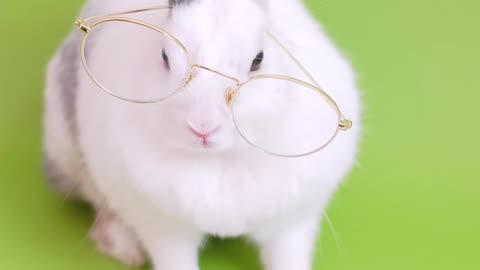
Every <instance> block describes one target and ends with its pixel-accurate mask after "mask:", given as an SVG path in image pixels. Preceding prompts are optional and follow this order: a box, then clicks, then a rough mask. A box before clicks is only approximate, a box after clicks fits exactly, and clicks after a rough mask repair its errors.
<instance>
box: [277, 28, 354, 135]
mask: <svg viewBox="0 0 480 270" xmlns="http://www.w3.org/2000/svg"><path fill="white" fill-rule="evenodd" d="M268 35H269V36H270V38H272V39H273V41H274V42H275V43H276V44H277V45H278V46H279V47H280V48H281V49H282V51H283V52H285V53H286V54H287V55H288V57H290V59H292V61H293V62H294V63H295V64H296V65H297V66H298V68H300V70H301V71H302V72H303V73H304V74H305V75H306V76H307V77H308V79H309V80H310V81H312V82H313V84H315V86H316V87H318V88H320V89H322V88H321V87H320V84H319V83H318V82H317V80H315V78H314V77H313V75H312V74H311V73H310V72H308V70H307V68H305V66H304V65H302V63H300V61H299V60H298V59H297V58H296V57H295V56H294V55H293V54H292V53H291V52H290V51H289V50H288V49H287V48H286V47H285V46H284V45H283V44H282V43H281V42H280V41H279V40H278V38H277V37H275V36H274V35H273V34H272V33H271V32H268ZM322 91H323V89H322ZM329 101H330V100H329ZM330 105H332V106H334V107H338V106H337V104H330ZM340 115H341V118H342V119H341V121H340V127H342V128H344V127H345V128H347V129H348V128H350V127H351V126H352V121H350V120H348V119H346V118H345V116H344V115H343V113H342V112H341V111H340Z"/></svg>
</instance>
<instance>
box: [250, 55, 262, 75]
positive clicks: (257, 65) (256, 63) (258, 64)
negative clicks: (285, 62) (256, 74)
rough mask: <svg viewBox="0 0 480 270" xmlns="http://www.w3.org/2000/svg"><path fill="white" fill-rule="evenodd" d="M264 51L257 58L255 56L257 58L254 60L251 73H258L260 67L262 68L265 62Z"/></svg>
mask: <svg viewBox="0 0 480 270" xmlns="http://www.w3.org/2000/svg"><path fill="white" fill-rule="evenodd" d="M263 56H264V54H263V51H260V52H259V53H258V54H257V56H255V58H254V59H253V61H252V67H251V68H250V71H251V72H252V71H257V70H259V69H260V67H261V66H262V62H263Z"/></svg>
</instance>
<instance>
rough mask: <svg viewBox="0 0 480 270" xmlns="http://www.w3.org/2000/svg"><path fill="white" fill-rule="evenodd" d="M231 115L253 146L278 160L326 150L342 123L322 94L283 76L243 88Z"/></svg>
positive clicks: (256, 82)
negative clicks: (278, 158) (277, 157)
mask: <svg viewBox="0 0 480 270" xmlns="http://www.w3.org/2000/svg"><path fill="white" fill-rule="evenodd" d="M232 113H233V118H234V122H235V125H236V126H237V129H238V131H239V132H240V134H241V135H242V136H243V137H244V138H245V139H246V140H247V141H248V142H249V143H250V144H252V145H254V146H256V147H258V148H260V149H262V150H264V151H266V152H268V153H271V154H275V155H279V156H301V155H306V154H310V153H312V152H315V151H317V150H319V149H321V148H323V147H324V146H326V145H327V144H328V143H329V142H330V141H331V140H332V139H333V138H334V137H335V135H336V134H337V132H338V123H339V119H340V117H339V114H338V113H337V110H335V108H333V107H332V104H331V103H329V99H328V98H327V97H326V96H325V95H324V94H323V93H321V92H319V91H317V90H316V89H315V88H314V87H313V86H310V85H307V84H304V83H301V82H298V81H296V80H290V79H287V78H286V77H283V76H270V77H269V76H262V77H261V78H253V79H251V80H250V81H248V82H247V83H245V84H243V85H242V86H241V87H240V89H239V90H238V92H237V94H236V96H235V100H234V102H233V105H232Z"/></svg>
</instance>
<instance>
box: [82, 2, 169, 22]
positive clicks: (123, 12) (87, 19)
mask: <svg viewBox="0 0 480 270" xmlns="http://www.w3.org/2000/svg"><path fill="white" fill-rule="evenodd" d="M171 8H172V7H171V6H156V7H150V8H142V9H135V10H130V11H122V12H116V13H111V14H106V15H97V16H92V17H88V18H85V19H79V21H81V22H83V23H85V22H88V21H91V20H99V19H103V18H107V17H114V16H120V15H128V14H134V13H140V12H147V11H154V10H162V9H171Z"/></svg>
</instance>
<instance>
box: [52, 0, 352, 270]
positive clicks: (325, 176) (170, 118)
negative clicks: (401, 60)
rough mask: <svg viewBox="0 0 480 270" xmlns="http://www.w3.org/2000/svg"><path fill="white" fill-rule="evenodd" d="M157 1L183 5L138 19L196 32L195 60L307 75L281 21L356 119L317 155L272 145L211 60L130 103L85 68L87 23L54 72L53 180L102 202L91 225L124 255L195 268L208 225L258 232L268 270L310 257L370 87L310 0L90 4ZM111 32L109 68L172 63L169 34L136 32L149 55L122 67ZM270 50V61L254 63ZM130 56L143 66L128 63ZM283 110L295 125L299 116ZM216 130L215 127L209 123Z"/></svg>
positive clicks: (304, 269)
mask: <svg viewBox="0 0 480 270" xmlns="http://www.w3.org/2000/svg"><path fill="white" fill-rule="evenodd" d="M159 5H171V6H172V9H171V10H169V11H154V12H149V13H148V14H144V15H142V14H137V15H134V17H135V18H137V19H142V20H145V21H149V22H151V23H153V24H155V25H160V26H164V27H165V29H166V30H168V32H169V33H171V34H173V35H174V36H175V37H177V38H178V39H179V40H180V41H181V42H182V43H183V44H185V46H186V47H187V48H188V50H189V52H190V53H191V59H192V62H193V63H198V64H201V65H203V66H207V67H210V68H214V69H216V70H219V71H222V72H224V73H226V74H229V75H231V76H234V77H236V78H239V79H241V80H245V79H247V78H248V77H249V76H251V75H252V74H253V73H255V74H261V73H283V74H288V75H291V76H294V77H300V76H303V75H302V73H299V72H298V71H294V70H295V67H294V68H292V62H291V61H290V60H289V59H288V58H285V57H283V56H280V54H281V53H278V51H275V50H274V49H272V48H273V47H272V46H271V41H269V39H268V38H266V34H267V31H271V32H272V33H275V34H276V36H277V37H278V38H279V39H280V40H281V41H282V42H283V44H284V45H285V46H286V47H287V48H288V49H289V50H290V51H291V52H292V53H293V55H295V56H296V57H297V58H298V59H299V60H300V61H301V62H302V63H303V65H305V67H306V68H307V69H308V70H309V71H310V72H311V73H312V74H313V76H314V77H315V79H316V80H317V81H318V82H319V83H320V84H321V86H322V87H323V88H324V89H325V90H326V91H327V92H328V93H329V94H330V95H331V96H332V97H333V98H334V99H335V101H336V102H337V103H338V105H339V107H340V108H341V109H342V112H343V113H344V114H345V115H346V116H347V117H348V118H349V119H351V120H352V121H353V123H354V126H353V128H352V129H351V130H349V131H348V132H341V133H340V134H339V135H338V137H337V138H336V139H335V140H334V141H333V142H332V143H331V144H330V145H329V146H328V147H326V148H325V149H323V150H322V151H319V152H317V153H315V154H312V155H309V156H306V157H300V158H283V157H276V156H272V155H268V154H266V153H264V152H262V151H259V150H258V149H255V148H254V147H252V146H250V145H249V144H247V143H246V142H245V141H244V140H243V139H242V137H240V136H239V134H238V132H237V131H236V129H235V127H234V124H233V122H232V117H231V115H230V111H229V110H228V106H227V104H226V103H225V94H224V93H225V81H224V80H223V79H222V78H219V77H218V76H216V75H215V74H211V73H208V72H199V73H198V74H197V76H195V78H193V80H192V81H191V82H190V84H189V85H188V86H187V87H186V89H184V90H182V91H181V92H180V93H178V94H177V95H174V96H172V97H171V98H169V99H168V100H165V101H162V102H159V103H154V104H135V103H131V102H125V101H123V100H119V99H116V98H114V97H112V96H110V95H108V94H106V93H105V92H102V91H101V90H100V89H99V88H98V87H97V85H96V84H95V83H94V82H93V81H92V80H91V79H90V78H89V77H88V76H87V74H86V72H85V70H84V68H83V67H82V64H81V61H80V53H79V46H80V39H81V33H80V32H79V31H77V30H75V31H74V32H73V33H72V34H71V35H70V37H69V39H68V40H67V41H66V43H65V44H64V46H63V47H62V48H61V49H60V50H59V52H58V53H57V54H56V56H55V57H54V58H53V60H52V62H51V63H50V66H49V71H48V80H47V89H46V98H45V102H46V110H45V134H44V150H45V165H46V166H45V168H46V173H47V174H48V177H49V179H50V180H51V182H52V184H53V185H54V186H55V187H56V188H57V189H59V190H60V191H61V192H63V193H64V194H66V193H69V192H70V191H71V190H73V192H74V195H76V196H78V197H80V198H82V199H84V200H86V201H88V202H90V203H91V204H92V205H93V206H94V208H95V209H96V211H97V221H96V222H95V224H94V226H93V228H92V231H91V237H92V238H93V239H94V240H95V241H96V242H97V246H98V248H99V249H100V250H101V251H103V252H104V253H106V254H108V255H111V256H113V257H116V258H117V259H119V260H121V261H122V262H124V263H126V264H129V265H132V266H136V265H141V264H143V263H144V262H145V259H146V258H148V259H149V260H151V262H152V264H153V266H154V269H157V270H160V269H162V270H165V269H169V270H176V269H182V270H194V269H198V263H197V261H198V258H197V256H198V248H199V245H200V244H201V241H202V239H203V238H204V236H205V235H217V236H221V237H234V236H240V235H243V236H246V237H248V238H250V239H252V240H254V241H255V242H256V243H257V244H258V246H259V249H260V253H261V258H262V261H263V264H264V266H265V269H269V270H284V269H285V270H287V269H288V270H292V269H295V270H308V269H311V267H312V266H311V263H312V255H313V249H314V246H315V245H314V243H315V240H316V235H317V231H318V230H319V225H320V221H321V218H322V216H323V214H324V211H325V208H326V206H327V204H328V202H329V200H330V198H331V197H332V194H333V193H334V192H335V190H336V189H337V187H338V185H339V184H340V183H341V181H342V179H343V178H344V177H345V176H346V175H347V174H348V173H349V171H350V169H351V168H352V166H353V165H354V163H355V155H356V153H357V148H358V139H359V134H360V128H359V125H360V98H359V96H360V95H359V91H358V90H357V88H356V85H355V84H356V83H355V77H354V74H353V71H352V69H351V67H350V65H349V63H348V62H346V60H345V59H344V58H343V57H342V56H341V54H340V53H339V51H338V50H337V49H336V48H335V46H334V45H333V44H332V42H331V41H330V40H329V39H328V37H327V36H326V35H325V33H324V32H323V31H322V30H321V28H320V27H319V26H318V24H317V23H316V21H315V20H314V19H313V18H312V16H311V15H310V14H309V13H308V12H307V10H306V8H305V7H304V4H303V3H302V2H301V1H298V0H282V1H270V2H267V0H229V1H223V0H183V1H182V0H176V1H173V0H172V1H170V3H167V2H166V1H160V0H137V1H130V0H90V2H89V3H88V4H87V6H86V8H85V10H84V12H83V14H82V15H83V16H94V15H103V14H108V13H114V12H118V11H125V10H133V9H138V8H144V7H150V6H159ZM101 36H102V37H101V38H99V39H98V40H95V41H94V43H95V44H99V45H98V46H93V47H91V48H89V51H88V52H87V54H88V55H87V58H89V59H90V60H89V61H90V63H91V65H92V66H95V67H96V69H97V70H101V71H102V72H103V74H104V76H106V77H111V78H115V79H116V80H117V81H118V83H119V84H122V85H130V86H133V87H131V88H132V89H131V91H138V89H140V88H142V86H143V85H142V80H139V79H138V78H142V76H143V75H144V74H147V73H148V74H151V73H152V70H155V69H158V66H157V65H161V64H165V63H163V62H164V61H165V58H166V57H165V56H163V58H164V59H162V49H163V48H162V47H161V45H159V44H150V43H135V45H132V44H133V42H134V41H135V40H134V39H133V38H128V35H125V38H124V39H123V40H122V41H121V42H116V44H118V46H137V47H135V48H137V49H139V50H140V51H142V52H145V53H148V55H150V58H149V60H147V61H144V62H142V63H131V65H130V66H129V67H126V66H120V65H119V64H118V63H117V62H116V59H115V58H113V57H110V55H109V49H108V48H105V47H102V46H101V44H102V42H105V41H106V40H107V39H108V38H111V37H110V36H109V33H108V31H105V32H104V33H102V35H101ZM262 50H264V53H265V56H264V60H263V63H262V64H261V65H260V64H259V63H257V64H259V65H258V66H257V67H256V68H255V70H254V71H251V65H252V60H253V59H254V58H255V56H256V55H257V54H258V53H259V52H260V51H262ZM168 57H172V56H168ZM162 61H163V62H162ZM125 68H129V69H128V70H129V72H130V73H131V74H130V75H131V76H119V75H118V74H121V73H122V72H124V70H123V69H125ZM257 68H258V70H256V69H257ZM163 72H166V71H163ZM163 75H165V74H163ZM301 79H306V78H304V76H303V77H301ZM158 87H160V88H161V87H162V85H159V86H158ZM259 98H260V99H262V98H265V97H262V96H259ZM261 102H265V103H268V102H269V100H261ZM285 121H286V128H288V126H289V122H288V121H293V120H288V119H286V120H285ZM294 121H302V119H295V120H294ZM192 130H193V131H195V132H192ZM207 132H211V133H212V134H208V135H205V136H203V135H202V133H204V134H205V133H207ZM199 133H200V135H201V136H199ZM208 143H212V146H211V147H206V146H205V144H208Z"/></svg>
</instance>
